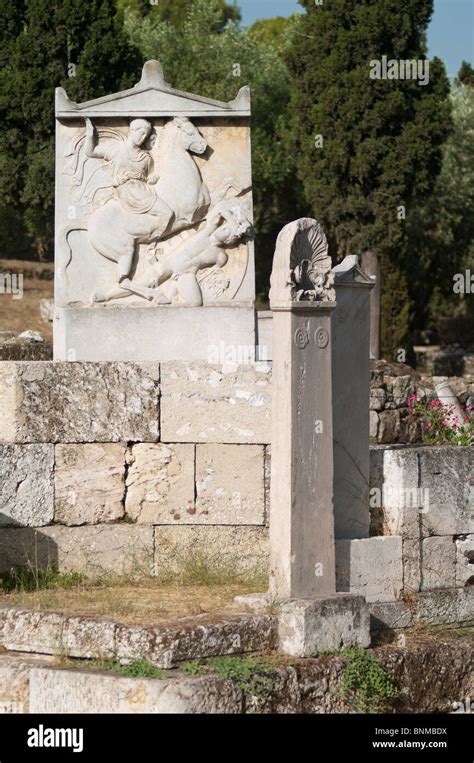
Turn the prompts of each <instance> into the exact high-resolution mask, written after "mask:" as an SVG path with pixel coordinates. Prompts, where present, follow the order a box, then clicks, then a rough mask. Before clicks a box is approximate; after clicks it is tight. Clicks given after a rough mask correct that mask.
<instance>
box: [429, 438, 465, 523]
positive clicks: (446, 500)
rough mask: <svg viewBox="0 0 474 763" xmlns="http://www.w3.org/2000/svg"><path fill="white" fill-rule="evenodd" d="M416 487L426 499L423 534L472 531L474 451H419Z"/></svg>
mask: <svg viewBox="0 0 474 763" xmlns="http://www.w3.org/2000/svg"><path fill="white" fill-rule="evenodd" d="M419 459H420V487H421V489H422V490H426V491H428V492H427V495H428V498H429V508H428V511H426V512H424V513H423V515H422V525H423V535H425V536H426V535H461V534H469V533H473V532H474V448H472V447H471V448H469V447H467V448H464V447H452V448H449V447H448V448H446V447H444V448H443V447H426V448H420V449H419Z"/></svg>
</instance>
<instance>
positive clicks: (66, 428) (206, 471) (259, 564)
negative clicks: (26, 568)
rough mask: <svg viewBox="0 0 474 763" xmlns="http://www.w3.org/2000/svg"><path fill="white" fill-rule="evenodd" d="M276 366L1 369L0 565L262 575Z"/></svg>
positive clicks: (30, 365) (36, 365)
mask: <svg viewBox="0 0 474 763" xmlns="http://www.w3.org/2000/svg"><path fill="white" fill-rule="evenodd" d="M270 378H271V367H270V366H269V365H268V364H265V363H261V364H256V365H255V366H241V367H239V368H238V369H237V370H236V369H235V367H234V368H232V367H229V368H224V369H222V368H220V367H214V366H209V365H207V364H205V363H189V364H187V363H161V364H157V363H54V364H53V363H49V362H25V363H15V362H4V363H1V364H0V569H1V570H2V571H5V570H7V569H9V568H10V567H12V566H16V565H21V564H25V563H28V562H30V563H35V560H36V561H39V562H40V563H41V564H45V563H46V562H47V560H48V559H50V560H51V561H52V562H53V563H54V564H57V565H58V567H59V568H60V569H62V570H78V571H81V572H87V574H90V575H94V574H103V573H116V574H122V573H125V574H132V573H134V572H146V573H147V574H150V573H151V574H161V572H165V571H166V570H173V569H174V570H176V569H179V568H180V566H181V567H182V566H183V565H185V564H186V559H189V558H192V557H193V555H195V554H205V555H206V556H207V557H209V558H211V560H214V562H215V563H216V564H218V565H219V566H220V567H222V568H225V567H226V566H229V567H230V566H233V568H235V571H236V572H250V571H253V570H254V569H255V570H257V569H258V570H265V567H266V558H267V535H268V519H267V516H268V475H269V442H270V427H271V393H270Z"/></svg>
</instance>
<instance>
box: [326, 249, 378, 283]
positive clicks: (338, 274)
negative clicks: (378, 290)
mask: <svg viewBox="0 0 474 763" xmlns="http://www.w3.org/2000/svg"><path fill="white" fill-rule="evenodd" d="M332 272H333V273H334V279H335V282H336V285H337V284H338V283H345V284H367V285H369V286H374V284H375V281H373V280H372V278H371V277H370V276H368V275H367V274H366V273H364V271H363V270H362V268H361V267H360V265H359V258H358V257H357V255H355V254H350V255H348V256H347V257H345V258H344V259H343V260H342V262H340V263H339V264H338V265H336V266H335V267H333V269H332Z"/></svg>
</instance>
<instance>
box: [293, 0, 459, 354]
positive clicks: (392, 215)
mask: <svg viewBox="0 0 474 763" xmlns="http://www.w3.org/2000/svg"><path fill="white" fill-rule="evenodd" d="M300 2H301V4H302V5H303V6H304V8H305V11H306V12H305V13H304V14H302V16H301V18H300V20H299V23H298V25H297V27H296V33H295V34H294V36H293V43H292V47H291V49H290V52H289V55H288V64H289V67H290V71H291V73H292V80H293V81H292V98H291V107H292V125H291V131H290V145H289V148H290V150H291V151H292V152H293V153H294V156H295V160H296V164H297V172H298V175H299V177H300V180H301V182H302V184H303V187H304V195H305V200H306V204H307V206H308V212H311V213H312V214H314V215H315V217H317V218H318V220H319V221H320V222H321V223H322V225H323V226H324V227H325V228H326V229H327V233H328V237H329V239H330V241H331V245H332V252H333V255H334V256H335V257H336V258H337V259H341V258H342V257H343V256H344V255H345V254H348V253H352V254H358V255H361V254H362V253H363V252H365V251H368V250H371V251H373V252H376V253H377V254H378V255H379V257H380V258H381V266H382V300H381V302H382V306H381V311H382V332H381V335H382V342H383V351H384V354H386V355H387V356H389V357H390V358H391V359H395V356H396V353H397V351H398V349H400V348H405V349H408V348H409V322H410V305H409V295H408V288H407V281H408V279H410V258H411V257H412V256H413V253H411V252H410V251H409V247H408V246H407V240H406V229H405V217H406V216H407V215H408V214H409V211H410V206H411V205H412V202H413V201H414V200H415V199H419V198H421V197H423V196H425V195H428V194H429V192H430V190H431V189H432V186H433V183H434V181H435V179H436V177H437V175H438V174H439V171H440V168H441V162H442V146H443V143H444V142H445V140H446V138H447V136H448V134H449V131H450V125H451V117H450V103H449V97H448V96H449V82H448V79H447V76H446V72H445V68H444V65H443V63H442V62H441V61H440V60H439V59H436V58H434V59H433V60H432V61H430V62H429V82H427V83H425V84H420V81H419V80H417V79H401V78H399V79H383V78H380V79H372V78H371V71H372V72H375V68H374V65H372V64H371V62H372V61H382V56H387V59H388V60H390V59H394V60H396V61H405V60H417V61H421V62H423V61H427V59H426V46H425V33H426V29H427V26H428V23H429V20H430V17H431V14H432V11H433V0H404V2H403V3H400V2H399V0H331V2H329V3H328V2H326V3H324V4H322V5H319V4H315V3H314V0H300ZM423 65H424V64H423ZM318 136H319V137H318Z"/></svg>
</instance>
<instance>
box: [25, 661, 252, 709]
mask: <svg viewBox="0 0 474 763" xmlns="http://www.w3.org/2000/svg"><path fill="white" fill-rule="evenodd" d="M241 695H242V693H241V690H240V689H239V688H238V687H237V686H235V685H234V684H233V683H232V681H226V680H222V679H219V678H216V677H215V676H211V677H207V676H204V677H199V678H197V679H196V678H184V677H181V678H179V679H175V678H171V679H167V680H157V679H152V678H125V677H120V676H113V675H104V674H103V673H98V672H93V671H79V670H74V671H72V670H53V669H41V668H34V669H32V670H31V671H30V712H32V713H79V714H81V715H82V714H83V713H97V714H100V713H126V714H134V715H137V714H140V715H141V714H150V713H153V714H155V713H156V714H160V715H161V714H166V715H167V714H180V713H185V714H187V715H188V714H195V713H199V714H202V713H206V714H208V713H240V712H242V696H241Z"/></svg>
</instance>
